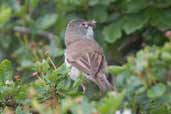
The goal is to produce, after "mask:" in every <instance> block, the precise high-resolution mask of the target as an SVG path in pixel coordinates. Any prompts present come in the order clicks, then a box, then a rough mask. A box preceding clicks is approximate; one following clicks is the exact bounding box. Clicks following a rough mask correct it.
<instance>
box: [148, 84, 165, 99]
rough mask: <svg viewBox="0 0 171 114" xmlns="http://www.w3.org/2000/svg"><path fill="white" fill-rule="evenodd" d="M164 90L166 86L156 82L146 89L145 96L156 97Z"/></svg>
mask: <svg viewBox="0 0 171 114" xmlns="http://www.w3.org/2000/svg"><path fill="white" fill-rule="evenodd" d="M165 91H166V86H165V85H164V84H162V83H159V84H156V85H154V86H152V87H151V88H150V89H149V90H148V91H147V96H148V97H149V98H157V97H161V96H162V95H163V94H164V93H165Z"/></svg>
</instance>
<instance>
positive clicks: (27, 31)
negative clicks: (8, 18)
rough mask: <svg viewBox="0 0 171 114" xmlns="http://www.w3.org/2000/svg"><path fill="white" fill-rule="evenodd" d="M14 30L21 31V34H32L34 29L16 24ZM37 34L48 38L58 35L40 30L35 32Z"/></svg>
mask: <svg viewBox="0 0 171 114" xmlns="http://www.w3.org/2000/svg"><path fill="white" fill-rule="evenodd" d="M13 31H14V32H19V33H21V34H32V31H31V29H30V28H26V27H22V26H16V27H14V29H13ZM35 35H36V36H40V37H44V38H47V39H48V40H52V39H54V38H55V37H56V36H55V35H54V34H52V33H50V32H45V31H39V32H37V33H36V34H35Z"/></svg>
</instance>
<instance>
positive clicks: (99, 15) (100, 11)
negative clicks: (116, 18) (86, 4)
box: [88, 5, 108, 22]
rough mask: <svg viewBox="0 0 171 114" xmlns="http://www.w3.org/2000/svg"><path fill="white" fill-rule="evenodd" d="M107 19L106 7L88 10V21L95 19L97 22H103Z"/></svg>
mask: <svg viewBox="0 0 171 114" xmlns="http://www.w3.org/2000/svg"><path fill="white" fill-rule="evenodd" d="M107 17H108V14H107V11H106V7H105V6H103V5H98V6H95V7H93V8H91V9H90V11H89V12H88V18H89V19H95V20H96V21H97V22H104V21H105V20H106V19H107Z"/></svg>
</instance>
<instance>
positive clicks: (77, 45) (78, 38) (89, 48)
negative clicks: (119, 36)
mask: <svg viewBox="0 0 171 114" xmlns="http://www.w3.org/2000/svg"><path fill="white" fill-rule="evenodd" d="M95 26H96V22H95V21H94V20H92V21H86V20H84V19H73V20H71V21H69V23H68V25H67V27H66V31H65V39H64V40H65V46H66V49H65V54H64V55H65V64H66V66H67V67H70V68H71V71H70V72H69V73H68V75H69V76H70V78H71V79H72V80H76V79H77V78H78V76H80V73H81V72H82V73H84V76H85V77H86V78H87V79H88V80H90V81H92V82H93V83H95V84H96V85H97V86H98V87H99V89H100V90H101V91H102V92H106V91H110V90H112V89H113V88H112V85H111V83H110V82H109V81H108V80H107V77H106V74H105V68H106V67H107V61H106V59H105V56H104V53H103V49H102V48H101V47H100V45H99V44H98V43H97V42H96V41H95V38H94V31H93V29H94V28H95Z"/></svg>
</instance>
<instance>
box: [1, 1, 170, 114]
mask: <svg viewBox="0 0 171 114" xmlns="http://www.w3.org/2000/svg"><path fill="white" fill-rule="evenodd" d="M74 18H84V19H87V20H92V19H95V20H96V21H97V26H96V29H95V32H96V33H95V35H96V40H97V41H98V43H99V44H100V45H101V46H102V47H103V49H104V52H105V55H106V58H107V60H108V63H109V67H108V68H107V69H106V73H108V74H109V80H110V81H111V82H113V86H114V88H115V90H114V91H112V92H108V93H106V94H105V95H102V94H101V92H100V91H99V90H98V88H97V87H96V86H95V85H94V84H93V83H91V82H89V81H87V80H86V79H85V78H84V76H80V77H79V79H78V80H77V81H76V82H73V81H72V80H71V79H70V78H69V77H68V75H67V73H68V72H69V70H70V69H68V68H66V66H65V64H63V61H64V59H63V54H64V49H65V45H64V32H65V28H66V25H67V23H68V21H69V20H71V19H74ZM170 29H171V1H170V0H1V1H0V113H2V114H14V113H16V114H31V113H33V114H115V113H116V112H117V114H120V113H122V112H123V113H124V112H125V111H127V112H131V113H132V114H170V113H171V31H169V30H170ZM82 83H84V85H85V86H86V91H85V93H84V92H83V91H82V88H81V84H82Z"/></svg>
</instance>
